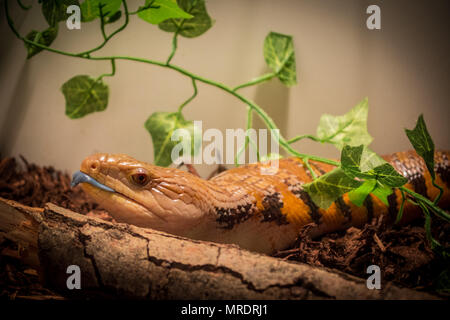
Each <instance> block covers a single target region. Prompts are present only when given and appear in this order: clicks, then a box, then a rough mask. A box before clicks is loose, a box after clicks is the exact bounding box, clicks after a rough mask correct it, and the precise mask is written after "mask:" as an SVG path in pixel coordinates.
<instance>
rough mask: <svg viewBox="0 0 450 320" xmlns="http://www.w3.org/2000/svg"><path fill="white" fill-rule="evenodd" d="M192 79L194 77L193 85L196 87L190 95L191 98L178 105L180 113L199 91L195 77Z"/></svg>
mask: <svg viewBox="0 0 450 320" xmlns="http://www.w3.org/2000/svg"><path fill="white" fill-rule="evenodd" d="M191 79H192V86H193V87H194V93H193V94H192V96H190V97H189V99H187V100H186V101H185V102H183V103H182V104H181V106H179V107H178V113H181V111H182V110H183V108H184V107H185V106H186V105H187V104H188V103H189V102H191V101H192V100H193V99H194V98H195V97H196V96H197V93H198V92H197V84H196V83H195V79H194V78H191Z"/></svg>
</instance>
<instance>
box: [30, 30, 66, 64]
mask: <svg viewBox="0 0 450 320" xmlns="http://www.w3.org/2000/svg"><path fill="white" fill-rule="evenodd" d="M57 34H58V27H57V26H56V27H49V28H48V29H46V30H44V31H41V32H40V31H36V30H33V31H31V32H30V33H28V34H27V36H26V37H25V38H26V39H28V40H31V41H33V42H37V43H39V44H42V45H45V46H50V45H51V44H52V42H53V41H54V40H55V39H56V36H57ZM25 47H26V48H27V59H30V58H31V57H32V56H34V55H36V54H38V53H39V52H41V51H42V50H44V49H42V48H39V47H36V46H35V45H32V44H29V43H26V42H25Z"/></svg>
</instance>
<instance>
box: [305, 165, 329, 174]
mask: <svg viewBox="0 0 450 320" xmlns="http://www.w3.org/2000/svg"><path fill="white" fill-rule="evenodd" d="M309 165H310V166H311V168H313V169H316V170H317V171H318V172H319V173H320V175H323V174H325V173H327V172H326V171H325V170H323V169H322V168H321V167H320V166H319V165H317V164H314V163H312V162H310V163H309Z"/></svg>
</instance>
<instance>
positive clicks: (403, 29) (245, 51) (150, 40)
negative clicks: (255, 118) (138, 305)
mask: <svg viewBox="0 0 450 320" xmlns="http://www.w3.org/2000/svg"><path fill="white" fill-rule="evenodd" d="M36 2H37V1H36ZM141 2H142V1H139V2H138V1H129V3H130V4H129V6H130V7H131V8H130V10H134V9H137V7H138V5H139V4H140V3H141ZM12 3H13V2H12ZM370 4H377V5H379V6H380V7H381V25H382V29H381V30H379V31H370V30H368V29H367V28H366V26H365V23H366V18H367V16H368V15H367V14H366V13H365V12H366V8H367V6H369V5H370ZM2 7H3V4H2ZM13 8H14V9H13V10H12V11H13V17H14V19H15V21H16V24H17V27H18V29H19V31H20V32H21V33H22V34H26V33H28V32H29V31H30V30H31V29H38V30H41V29H44V28H45V27H46V24H45V21H44V20H43V18H42V17H41V14H40V12H39V8H38V6H37V4H35V5H34V8H33V9H32V10H30V11H29V12H23V11H21V10H18V9H17V8H16V5H13ZM207 8H208V11H209V13H210V15H211V17H212V18H213V19H215V24H214V26H213V28H212V29H210V30H209V31H208V32H207V33H205V34H204V35H202V36H201V37H199V38H195V39H185V38H180V39H179V43H178V45H179V49H178V51H177V53H176V55H175V58H174V59H173V61H172V62H173V64H176V65H179V66H182V67H184V68H186V69H188V70H191V71H192V72H194V73H196V74H198V75H201V76H203V77H207V78H210V79H214V80H217V81H220V82H223V83H225V84H227V85H230V86H235V85H238V84H240V83H243V82H246V81H248V80H250V79H252V78H254V77H256V76H259V75H261V74H262V73H264V72H265V71H266V67H265V62H264V58H263V54H262V46H263V42H264V38H265V36H266V35H267V33H268V32H270V31H276V32H281V33H286V34H290V35H292V36H293V37H294V43H295V50H296V60H297V70H298V73H297V77H298V81H299V84H298V85H297V86H295V87H293V88H290V89H287V88H285V87H284V86H283V85H282V84H281V83H280V82H279V81H278V80H276V79H275V80H272V81H270V82H269V83H266V84H263V85H261V86H258V87H252V88H245V89H242V93H244V94H245V95H246V96H247V97H248V98H250V99H252V100H254V101H256V102H257V103H258V104H260V105H261V106H262V107H263V108H264V109H265V110H266V111H267V112H268V113H269V114H270V115H271V116H272V117H273V118H274V120H275V121H276V123H277V124H278V125H279V127H281V128H282V133H283V134H284V135H285V136H286V137H287V138H289V137H292V136H294V135H296V134H304V133H312V134H315V130H316V127H317V124H318V122H319V118H320V115H321V114H323V113H331V114H336V115H339V114H343V113H345V112H347V111H348V110H349V109H350V108H351V107H353V106H354V105H356V104H357V103H358V102H359V101H360V100H361V99H363V98H364V97H366V96H367V97H369V104H370V111H369V124H368V126H369V132H370V133H371V134H372V136H373V137H374V142H373V144H372V147H373V149H374V150H375V151H376V152H378V153H382V154H385V153H391V152H395V151H400V150H405V149H409V148H411V147H410V145H409V142H408V140H407V138H406V136H405V134H404V131H403V128H405V127H407V128H412V127H413V126H414V125H415V120H416V119H417V117H418V115H419V114H420V113H423V114H424V116H425V119H426V121H427V123H428V124H429V130H430V132H431V134H432V136H433V138H434V141H435V143H436V145H437V147H439V148H442V149H449V148H450V142H449V138H448V137H449V133H450V132H449V126H448V120H449V113H450V112H449V100H450V99H449V98H450V94H449V77H450V76H449V75H450V66H449V59H448V53H449V41H448V39H449V13H450V10H449V9H450V5H449V2H448V1H427V2H425V1H403V0H396V1H362V0H347V1H335V0H315V1H312V0H309V1H306V0H305V1H300V0H290V1H288V0H282V1H273V0H267V1H266V0H258V1H257V0H227V1H223V0H222V1H220V0H210V1H207ZM0 20H1V25H0V35H1V38H2V46H1V48H0V72H1V73H0V97H1V101H0V125H1V127H0V128H1V129H0V132H1V136H0V153H1V155H2V156H17V155H19V154H22V155H24V156H25V157H26V158H27V159H28V160H29V161H32V162H35V163H38V164H40V165H53V166H55V167H57V168H60V169H67V170H69V171H73V170H76V169H77V168H78V167H79V164H80V162H81V160H82V159H83V158H84V157H85V156H87V155H89V154H91V153H93V152H111V153H127V154H130V155H131V156H134V157H136V158H138V159H141V160H144V161H148V162H151V161H153V148H152V143H151V139H150V136H149V134H148V133H147V131H146V130H145V129H144V127H143V124H144V122H145V120H146V119H147V117H148V116H149V115H150V114H151V113H153V112H155V111H175V110H176V109H177V107H178V105H179V104H181V103H182V102H183V101H184V100H185V99H186V98H187V97H189V96H190V95H191V93H192V86H191V81H190V79H188V78H186V77H184V76H182V75H180V74H178V73H176V72H174V71H171V70H168V69H164V68H160V67H157V66H152V65H146V64H140V63H134V62H127V61H117V72H116V76H115V77H113V78H105V82H107V84H108V85H109V87H110V97H109V104H108V108H107V109H106V111H105V112H101V113H95V114H91V115H89V116H86V117H84V118H82V119H78V120H70V119H69V118H67V117H66V116H65V115H64V105H65V102H64V97H63V95H62V93H61V92H60V87H61V85H62V84H63V83H64V82H65V81H67V80H68V79H70V78H71V77H73V76H75V75H78V74H88V75H91V76H98V75H99V74H101V73H105V72H109V70H110V66H109V64H108V63H107V62H95V61H86V60H81V59H75V58H70V57H65V56H60V55H56V54H53V53H48V52H42V53H40V54H39V55H37V56H35V57H33V58H32V59H31V60H29V61H26V59H25V58H26V51H25V49H24V47H23V44H22V43H21V42H20V41H19V40H17V39H16V38H15V37H14V36H13V34H12V33H11V31H10V30H9V29H8V26H7V24H6V18H5V15H4V12H3V11H1V16H0ZM101 40H102V38H101V34H100V30H99V26H98V21H96V22H91V23H88V24H82V29H81V30H71V31H69V30H67V29H66V28H65V26H64V24H63V23H61V24H60V32H59V35H58V38H57V40H56V41H55V42H54V44H53V46H54V47H55V48H59V49H63V50H66V51H71V52H79V51H82V50H86V49H90V48H93V47H94V46H96V45H97V44H99V43H100V42H101ZM170 51H171V34H169V33H166V32H163V31H161V30H159V29H158V28H157V27H156V26H154V25H150V24H148V23H146V22H144V21H142V20H140V19H138V18H137V17H136V16H133V17H132V18H131V22H130V24H129V26H128V28H127V29H126V30H125V31H123V32H122V33H120V34H119V35H118V36H117V37H116V38H114V39H113V40H112V41H111V42H110V43H108V45H107V46H106V47H105V48H104V49H103V50H102V51H101V52H99V53H97V54H101V55H130V56H137V57H145V58H150V59H154V60H161V61H165V60H166V58H167V56H168V55H169V53H170ZM198 89H199V95H198V96H197V98H196V99H195V100H194V101H193V102H192V103H191V104H190V105H188V106H187V107H186V108H185V111H184V114H185V116H186V118H188V119H191V120H202V121H203V128H204V129H207V128H218V129H220V130H223V132H225V129H226V128H240V127H244V126H245V115H246V108H245V105H244V104H242V103H241V102H240V101H238V100H237V99H235V98H233V97H232V96H230V95H228V94H225V93H224V92H222V91H220V90H218V89H216V88H214V87H211V86H208V85H204V84H201V83H198ZM256 125H258V123H256ZM295 147H297V148H298V149H299V150H301V152H304V153H312V154H318V155H323V156H329V157H338V152H337V151H336V150H334V148H333V147H328V146H323V145H320V144H317V143H313V142H309V141H304V142H299V143H297V144H296V145H295ZM200 169H201V170H200V171H201V173H202V174H206V173H207V172H208V171H210V170H212V169H213V168H210V167H205V166H202V167H201V168H200Z"/></svg>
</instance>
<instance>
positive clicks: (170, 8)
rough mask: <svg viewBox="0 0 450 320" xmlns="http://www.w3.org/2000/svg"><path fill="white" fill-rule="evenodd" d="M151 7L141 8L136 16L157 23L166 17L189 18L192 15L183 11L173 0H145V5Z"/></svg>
mask: <svg viewBox="0 0 450 320" xmlns="http://www.w3.org/2000/svg"><path fill="white" fill-rule="evenodd" d="M149 4H151V5H152V7H153V8H148V9H145V10H141V11H139V13H138V17H139V18H141V19H142V20H144V21H147V22H149V23H152V24H159V23H161V22H163V21H165V20H167V19H172V18H173V19H175V18H181V19H183V20H184V19H191V18H193V16H192V15H190V14H189V13H186V12H184V11H183V10H182V9H181V8H180V7H179V6H178V4H177V2H176V1H175V0H146V1H145V5H146V6H148V5H149Z"/></svg>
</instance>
